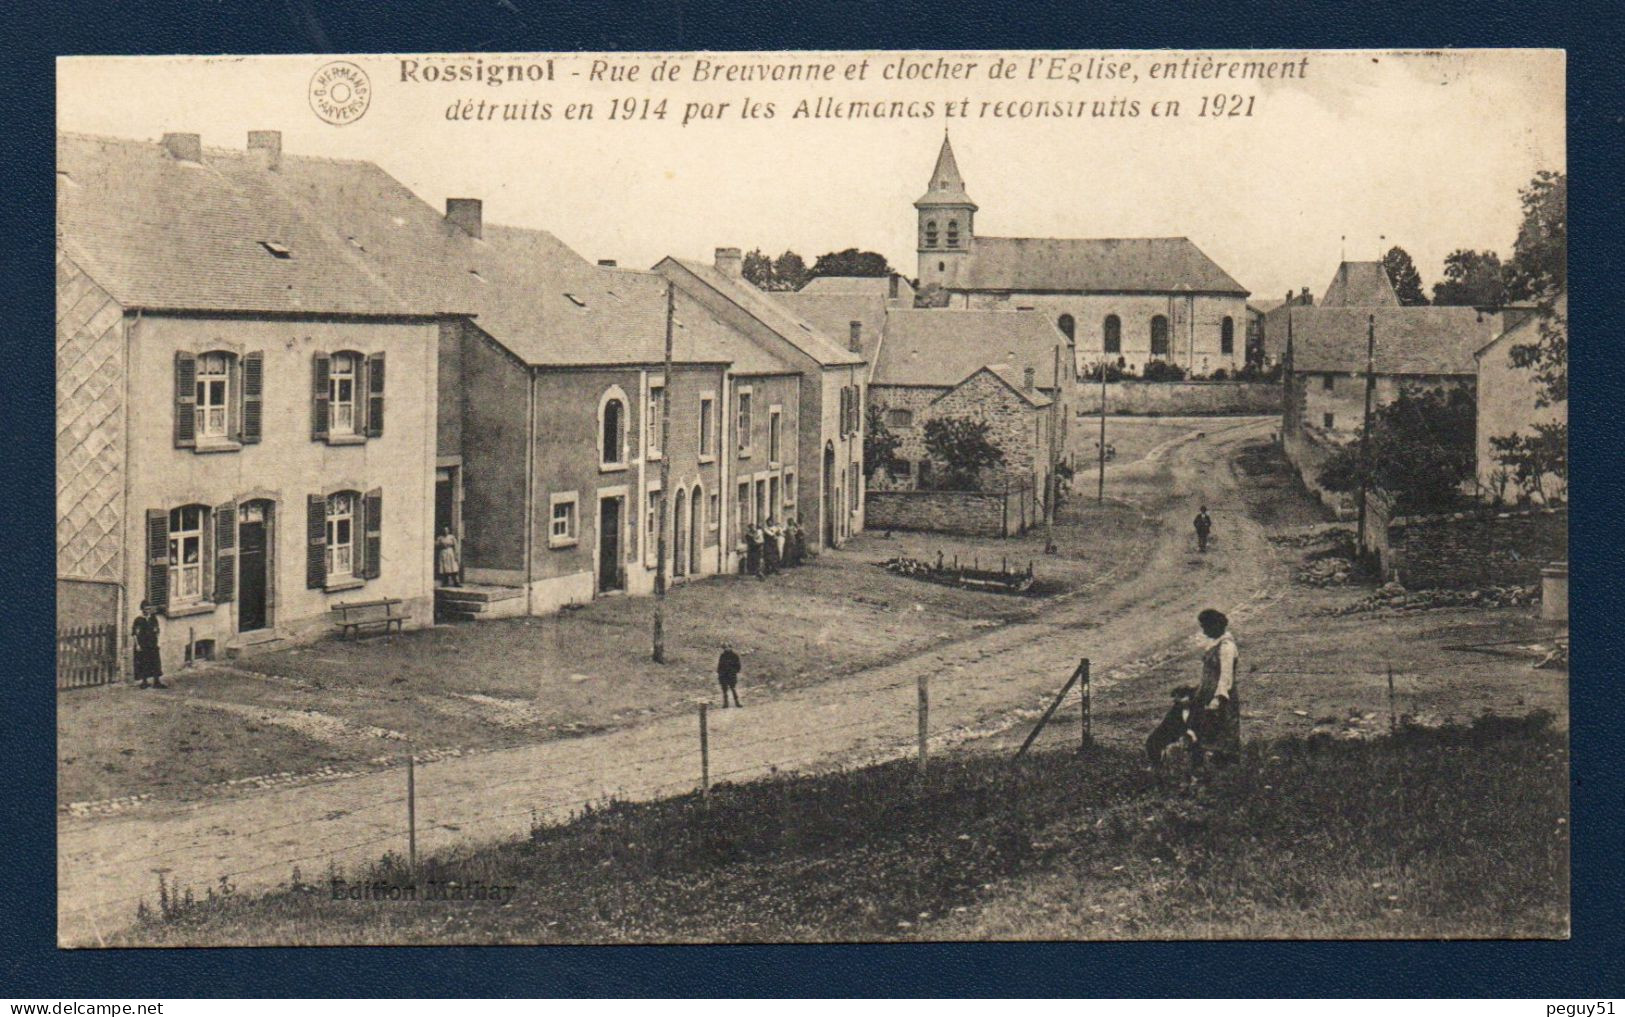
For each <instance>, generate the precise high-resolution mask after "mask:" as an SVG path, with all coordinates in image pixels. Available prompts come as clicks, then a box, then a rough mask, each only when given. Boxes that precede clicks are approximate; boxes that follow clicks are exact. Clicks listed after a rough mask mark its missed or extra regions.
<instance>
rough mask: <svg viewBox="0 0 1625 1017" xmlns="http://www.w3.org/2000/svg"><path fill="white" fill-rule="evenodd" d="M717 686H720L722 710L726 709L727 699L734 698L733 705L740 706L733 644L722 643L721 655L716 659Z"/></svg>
mask: <svg viewBox="0 0 1625 1017" xmlns="http://www.w3.org/2000/svg"><path fill="white" fill-rule="evenodd" d="M717 684H719V685H721V686H722V708H723V709H724V710H726V709H727V708H728V697H729V696H730V695H731V696H733V698H734V705H735V706H741V704H740V702H739V654H737V653H735V652H734V648H733V644H732V643H728V642H724V643H723V644H722V654H721V655H720V656H719V657H717Z"/></svg>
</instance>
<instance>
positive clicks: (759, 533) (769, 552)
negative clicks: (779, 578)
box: [742, 519, 807, 579]
mask: <svg viewBox="0 0 1625 1017" xmlns="http://www.w3.org/2000/svg"><path fill="white" fill-rule="evenodd" d="M806 558H807V535H806V533H804V532H803V531H802V529H801V522H800V521H799V520H796V519H791V520H790V521H789V522H788V523H785V524H783V525H780V524H779V523H768V524H767V525H766V526H762V525H759V524H757V523H747V524H746V525H745V557H744V561H743V566H742V567H743V569H744V572H745V574H746V575H752V576H755V577H756V578H757V579H766V578H767V577H768V576H770V575H772V574H773V573H775V572H777V571H779V570H780V569H783V568H791V567H793V566H796V565H800V564H801V563H802V562H803V561H805V560H806Z"/></svg>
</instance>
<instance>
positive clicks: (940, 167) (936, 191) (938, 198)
mask: <svg viewBox="0 0 1625 1017" xmlns="http://www.w3.org/2000/svg"><path fill="white" fill-rule="evenodd" d="M927 205H969V206H970V209H971V211H973V212H974V211H975V210H976V202H974V201H972V200H970V195H969V194H966V193H965V181H964V178H962V177H961V176H960V175H959V164H958V163H957V162H955V161H954V147H953V146H952V145H950V144H949V143H948V136H947V135H946V134H944V135H943V136H942V149H941V150H940V151H938V152H937V165H936V168H935V169H933V170H932V171H931V181H930V183H928V184H927V185H926V189H925V193H924V194H922V195H921V196H920V200H918V201H916V202H915V203H914V207H915V208H923V207H925V206H927Z"/></svg>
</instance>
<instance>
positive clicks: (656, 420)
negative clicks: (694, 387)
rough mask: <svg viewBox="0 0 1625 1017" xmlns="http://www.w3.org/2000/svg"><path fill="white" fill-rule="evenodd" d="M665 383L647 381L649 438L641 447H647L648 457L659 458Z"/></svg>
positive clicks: (663, 419)
mask: <svg viewBox="0 0 1625 1017" xmlns="http://www.w3.org/2000/svg"><path fill="white" fill-rule="evenodd" d="M665 409H666V384H665V382H658V381H655V382H650V383H649V413H648V417H649V438H648V440H647V441H646V442H644V445H643V447H644V448H646V449H648V450H649V451H648V458H650V459H659V458H660V430H661V427H662V425H663V424H664V423H665Z"/></svg>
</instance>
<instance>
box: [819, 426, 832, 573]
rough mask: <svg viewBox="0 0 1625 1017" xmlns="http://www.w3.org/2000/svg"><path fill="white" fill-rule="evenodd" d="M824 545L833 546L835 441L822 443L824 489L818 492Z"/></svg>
mask: <svg viewBox="0 0 1625 1017" xmlns="http://www.w3.org/2000/svg"><path fill="white" fill-rule="evenodd" d="M819 500H820V502H821V508H822V511H821V512H820V515H822V516H823V524H822V527H821V528H822V529H823V531H824V533H823V536H824V546H825V547H834V546H835V443H834V442H826V443H825V444H824V489H823V491H821V492H820V495H819Z"/></svg>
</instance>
